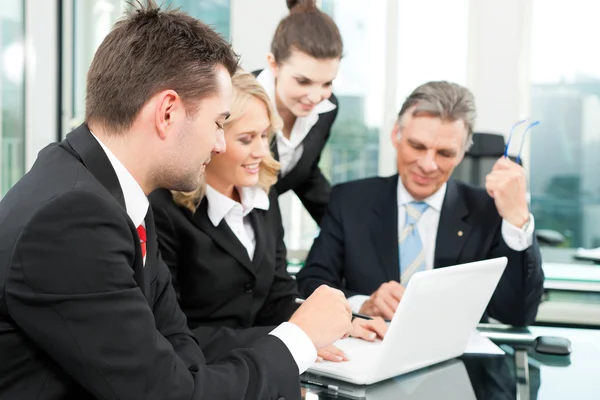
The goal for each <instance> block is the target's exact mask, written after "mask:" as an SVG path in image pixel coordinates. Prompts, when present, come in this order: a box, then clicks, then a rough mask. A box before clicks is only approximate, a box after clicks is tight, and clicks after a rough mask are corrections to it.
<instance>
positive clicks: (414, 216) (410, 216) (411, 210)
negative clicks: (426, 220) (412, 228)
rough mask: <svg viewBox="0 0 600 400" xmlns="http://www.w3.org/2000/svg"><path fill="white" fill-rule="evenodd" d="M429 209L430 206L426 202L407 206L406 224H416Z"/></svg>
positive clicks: (414, 202)
mask: <svg viewBox="0 0 600 400" xmlns="http://www.w3.org/2000/svg"><path fill="white" fill-rule="evenodd" d="M428 207H429V205H428V204H427V203H425V202H424V201H411V202H410V203H408V204H407V205H406V224H407V225H414V224H416V223H417V222H418V221H419V218H421V215H423V213H424V212H425V210H427V208H428Z"/></svg>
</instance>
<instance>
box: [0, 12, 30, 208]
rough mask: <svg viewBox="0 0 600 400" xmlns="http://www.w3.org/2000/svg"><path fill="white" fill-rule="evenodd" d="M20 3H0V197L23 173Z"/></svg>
mask: <svg viewBox="0 0 600 400" xmlns="http://www.w3.org/2000/svg"><path fill="white" fill-rule="evenodd" d="M24 37H25V25H24V4H23V1H11V2H7V3H6V4H3V5H2V7H0V54H1V58H0V61H1V64H0V65H1V70H0V71H1V72H0V73H1V76H0V93H1V94H0V107H1V109H2V114H0V151H1V153H0V197H2V196H4V194H6V192H7V191H8V190H9V189H10V188H11V187H12V186H13V185H14V184H15V183H16V182H17V181H18V180H19V179H20V178H21V176H23V174H24V173H25V125H24V121H25V86H24V85H25V82H24V67H25V55H24V51H23V49H24Z"/></svg>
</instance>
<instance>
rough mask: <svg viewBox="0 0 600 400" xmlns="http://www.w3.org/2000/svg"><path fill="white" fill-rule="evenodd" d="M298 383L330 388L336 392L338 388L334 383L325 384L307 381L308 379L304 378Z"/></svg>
mask: <svg viewBox="0 0 600 400" xmlns="http://www.w3.org/2000/svg"><path fill="white" fill-rule="evenodd" d="M300 383H303V384H305V385H312V386H316V387H320V388H323V389H327V390H331V391H332V392H337V391H338V390H339V387H337V386H335V385H327V384H325V383H320V382H314V381H308V380H304V379H301V380H300Z"/></svg>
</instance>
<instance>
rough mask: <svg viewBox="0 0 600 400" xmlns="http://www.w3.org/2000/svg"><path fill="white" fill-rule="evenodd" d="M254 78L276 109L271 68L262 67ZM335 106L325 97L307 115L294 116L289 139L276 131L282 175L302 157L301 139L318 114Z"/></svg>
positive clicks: (306, 133)
mask: <svg viewBox="0 0 600 400" xmlns="http://www.w3.org/2000/svg"><path fill="white" fill-rule="evenodd" d="M256 80H258V82H259V83H260V84H261V85H262V87H263V88H264V89H265V91H266V92H267V94H268V95H269V97H270V98H271V101H272V102H273V105H274V108H275V110H277V105H276V97H275V96H276V95H275V77H274V76H273V73H272V72H271V70H270V69H269V68H265V69H263V70H262V72H261V73H260V74H259V75H258V76H257V77H256ZM335 108H336V106H335V104H333V103H332V102H330V101H329V100H328V99H325V100H323V101H322V102H320V103H319V104H317V105H316V106H315V108H313V109H312V111H311V112H310V113H309V114H308V115H306V116H304V117H297V118H296V122H294V126H293V127H292V129H291V131H290V137H289V139H288V138H286V137H285V135H284V134H283V132H282V131H278V132H276V134H275V138H276V140H277V153H278V154H279V163H280V164H281V167H280V174H281V176H282V177H284V176H286V175H287V174H288V173H289V172H290V171H291V170H292V169H293V168H294V167H295V166H296V164H298V161H300V158H302V153H303V152H304V145H303V144H302V141H303V140H304V138H305V137H306V135H308V132H309V131H310V130H311V129H312V127H313V126H314V125H315V124H316V123H317V121H318V120H319V114H323V113H326V112H329V111H332V110H334V109H335Z"/></svg>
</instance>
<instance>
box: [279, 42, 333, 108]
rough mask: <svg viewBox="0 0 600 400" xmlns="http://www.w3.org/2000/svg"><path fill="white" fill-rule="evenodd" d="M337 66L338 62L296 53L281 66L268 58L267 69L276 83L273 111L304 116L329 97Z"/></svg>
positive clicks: (295, 51) (297, 51)
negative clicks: (275, 106)
mask: <svg viewBox="0 0 600 400" xmlns="http://www.w3.org/2000/svg"><path fill="white" fill-rule="evenodd" d="M339 66H340V59H339V58H326V59H317V58H314V57H312V56H310V55H308V54H306V53H303V52H301V51H299V50H296V49H293V50H292V52H291V54H290V56H289V57H288V58H287V59H286V60H285V61H284V62H282V63H281V64H278V63H277V62H276V61H275V59H274V58H273V57H272V55H271V56H270V57H269V67H270V68H271V70H272V72H273V75H275V79H276V83H275V92H276V96H277V108H278V109H279V110H280V112H281V109H282V108H284V109H286V110H288V111H289V112H290V113H292V114H293V115H295V116H296V117H302V116H306V115H308V114H309V113H310V112H311V111H312V110H313V109H314V108H315V106H316V105H317V104H319V103H320V102H322V101H323V100H325V99H328V98H329V97H331V92H332V84H333V80H334V79H335V77H336V76H337V73H338V70H339Z"/></svg>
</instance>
